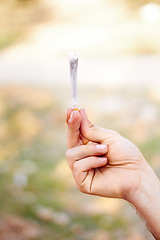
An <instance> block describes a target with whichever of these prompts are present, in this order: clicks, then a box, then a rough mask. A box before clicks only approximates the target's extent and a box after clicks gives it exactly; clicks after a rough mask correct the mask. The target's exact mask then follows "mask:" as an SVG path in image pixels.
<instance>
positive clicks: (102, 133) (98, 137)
mask: <svg viewBox="0 0 160 240" xmlns="http://www.w3.org/2000/svg"><path fill="white" fill-rule="evenodd" d="M80 115H81V134H82V135H83V137H84V138H86V139H88V140H89V141H93V142H98V143H103V141H104V140H106V139H109V138H111V137H112V136H114V135H115V134H117V133H116V132H114V131H112V130H108V129H104V128H101V127H97V126H94V125H93V124H92V123H91V122H90V121H89V120H88V117H87V114H86V111H85V109H80Z"/></svg>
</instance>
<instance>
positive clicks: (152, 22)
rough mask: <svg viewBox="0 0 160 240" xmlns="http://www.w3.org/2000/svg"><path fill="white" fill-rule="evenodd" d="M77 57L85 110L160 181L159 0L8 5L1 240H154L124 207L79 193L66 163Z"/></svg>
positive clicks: (3, 51) (1, 35) (0, 115)
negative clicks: (73, 57) (72, 62)
mask: <svg viewBox="0 0 160 240" xmlns="http://www.w3.org/2000/svg"><path fill="white" fill-rule="evenodd" d="M70 50H75V51H77V52H78V53H79V67H78V95H79V105H80V107H85V108H86V110H87V112H88V115H89V118H90V119H91V121H92V122H93V123H95V124H97V125H100V126H102V127H105V128H110V129H114V130H116V131H118V132H119V133H121V134H122V135H123V136H125V137H127V138H128V139H130V140H131V141H133V142H134V143H135V144H136V145H137V146H138V147H139V148H140V149H141V151H142V153H143V154H144V156H145V158H146V160H147V161H148V162H149V164H150V165H151V166H152V167H153V169H154V170H155V171H156V173H157V175H158V176H159V177H160V2H159V0H157V1H156V0H153V1H150V0H1V1H0V219H1V220H0V240H11V239H12V240H14V239H16V240H30V239H35V240H42V239H46V240H51V239H52V240H53V239H54V240H75V239H76V240H128V239H129V240H152V239H153V237H152V236H151V234H150V233H149V232H148V231H147V229H146V226H145V224H144V223H143V221H142V220H141V219H140V217H138V216H137V214H136V212H135V209H133V207H132V206H130V205H129V204H128V203H127V202H124V201H121V200H116V199H103V198H99V197H94V196H87V195H83V194H82V193H80V192H78V190H77V189H76V186H75V183H74V181H73V178H72V175H71V172H70V170H69V168H68V166H67V163H66V159H65V151H66V130H67V129H66V124H65V114H66V108H67V107H68V106H69V107H70V106H71V94H70V92H71V91H70V79H69V63H68V58H67V54H68V51H70ZM151 204H152V203H151Z"/></svg>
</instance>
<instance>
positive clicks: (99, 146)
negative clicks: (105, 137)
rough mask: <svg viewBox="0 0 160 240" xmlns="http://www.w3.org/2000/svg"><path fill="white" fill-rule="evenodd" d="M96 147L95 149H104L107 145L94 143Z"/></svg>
mask: <svg viewBox="0 0 160 240" xmlns="http://www.w3.org/2000/svg"><path fill="white" fill-rule="evenodd" d="M96 148H97V149H100V150H104V149H106V148H107V145H103V144H101V145H100V144H97V145H96Z"/></svg>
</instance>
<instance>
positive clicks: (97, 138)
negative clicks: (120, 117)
mask: <svg viewBox="0 0 160 240" xmlns="http://www.w3.org/2000/svg"><path fill="white" fill-rule="evenodd" d="M71 113H72V118H71V119H70V120H69V121H67V122H68V137H67V145H68V148H69V149H68V151H67V153H66V156H67V160H68V163H69V166H70V168H71V170H72V172H73V175H74V178H75V181H76V183H77V186H78V188H79V189H80V191H82V192H84V193H88V194H94V195H99V196H104V197H113V198H125V199H127V198H129V196H130V195H133V194H134V193H135V192H136V191H137V189H138V187H139V186H140V183H141V175H142V172H143V171H145V169H146V167H147V162H146V161H145V159H144V157H143V155H142V154H141V152H140V151H139V149H138V148H137V147H136V146H135V145H134V144H133V143H131V142H130V141H128V140H127V139H126V138H124V137H122V136H121V135H120V134H118V133H117V132H115V131H112V130H107V129H103V128H100V127H97V126H94V125H93V124H91V122H90V121H89V120H88V118H87V115H86V112H85V110H84V109H81V110H80V111H79V112H78V111H72V109H68V113H67V118H68V119H69V118H70V115H71ZM97 146H99V148H97ZM100 146H101V148H100ZM105 146H106V147H105ZM103 147H104V148H103Z"/></svg>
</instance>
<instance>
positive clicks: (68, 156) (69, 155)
mask: <svg viewBox="0 0 160 240" xmlns="http://www.w3.org/2000/svg"><path fill="white" fill-rule="evenodd" d="M71 151H72V150H71V149H68V150H67V151H66V158H67V160H69V159H70V158H71V155H72V154H71Z"/></svg>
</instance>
